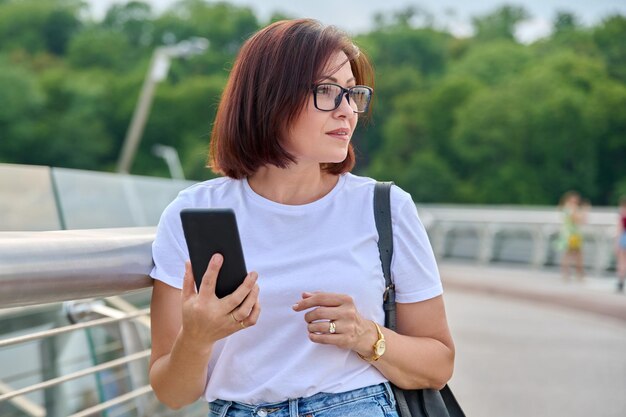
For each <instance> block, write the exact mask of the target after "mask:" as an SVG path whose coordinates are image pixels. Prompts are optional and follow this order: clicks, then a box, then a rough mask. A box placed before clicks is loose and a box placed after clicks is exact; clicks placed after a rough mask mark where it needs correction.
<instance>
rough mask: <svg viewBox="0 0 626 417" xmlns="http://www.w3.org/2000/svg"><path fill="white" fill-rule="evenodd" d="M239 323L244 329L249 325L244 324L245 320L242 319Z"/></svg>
mask: <svg viewBox="0 0 626 417" xmlns="http://www.w3.org/2000/svg"><path fill="white" fill-rule="evenodd" d="M239 324H241V328H242V329H245V328H246V327H247V326H246V325H245V324H243V320H241V321H240V322H239Z"/></svg>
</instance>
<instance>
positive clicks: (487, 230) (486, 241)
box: [478, 224, 499, 265]
mask: <svg viewBox="0 0 626 417" xmlns="http://www.w3.org/2000/svg"><path fill="white" fill-rule="evenodd" d="M498 227H499V226H498V225H497V224H483V225H482V227H481V228H480V231H479V239H480V242H479V247H478V263H479V264H481V265H484V264H487V263H489V262H490V261H491V259H492V258H493V243H494V236H495V234H496V231H497V229H498Z"/></svg>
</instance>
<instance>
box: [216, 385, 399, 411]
mask: <svg viewBox="0 0 626 417" xmlns="http://www.w3.org/2000/svg"><path fill="white" fill-rule="evenodd" d="M209 417H398V413H397V412H396V400H395V398H394V397H393V392H392V391H391V387H390V386H389V384H388V383H384V384H379V385H372V386H369V387H365V388H359V389H355V390H352V391H348V392H342V393H339V394H331V393H325V392H320V393H318V394H315V395H313V396H311V397H307V398H296V399H293V400H287V401H283V402H280V403H273V404H260V405H250V404H242V403H238V402H232V401H222V400H215V401H213V402H210V403H209Z"/></svg>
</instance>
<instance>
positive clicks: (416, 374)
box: [360, 296, 455, 389]
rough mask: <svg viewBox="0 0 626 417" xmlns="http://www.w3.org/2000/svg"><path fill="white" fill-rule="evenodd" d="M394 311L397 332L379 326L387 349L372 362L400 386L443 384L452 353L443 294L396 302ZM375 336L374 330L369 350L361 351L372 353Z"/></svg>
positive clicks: (440, 385)
mask: <svg viewBox="0 0 626 417" xmlns="http://www.w3.org/2000/svg"><path fill="white" fill-rule="evenodd" d="M396 311H397V332H394V331H392V330H389V329H387V328H382V327H381V330H382V332H383V334H384V335H385V339H386V345H387V349H386V352H385V354H384V355H383V356H382V357H381V358H380V359H379V360H378V361H376V362H373V363H372V364H373V365H374V366H375V367H376V368H377V369H378V370H379V371H380V372H381V373H382V374H383V375H385V377H386V378H387V379H389V380H390V381H391V382H393V383H394V384H395V385H397V386H398V387H400V388H406V389H410V388H436V389H441V388H443V386H444V385H445V384H446V383H447V382H448V381H449V380H450V378H451V377H452V371H453V368H454V354H455V352H454V342H453V341H452V336H451V335H450V330H449V328H448V322H447V319H446V312H445V307H444V302H443V296H438V297H435V298H432V299H430V300H425V301H421V302H418V303H409V304H396ZM372 339H373V340H372ZM376 339H377V335H376V333H374V334H373V337H372V338H371V339H370V340H369V342H371V344H369V350H368V351H367V352H368V353H364V352H360V353H361V354H362V355H364V356H366V357H368V355H370V356H371V354H372V353H371V352H372V345H373V343H374V342H375V341H376ZM369 342H368V343H369ZM365 346H366V347H367V346H368V344H365Z"/></svg>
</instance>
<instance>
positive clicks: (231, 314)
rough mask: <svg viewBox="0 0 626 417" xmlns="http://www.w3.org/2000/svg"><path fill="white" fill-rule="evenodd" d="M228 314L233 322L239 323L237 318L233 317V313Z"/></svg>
mask: <svg viewBox="0 0 626 417" xmlns="http://www.w3.org/2000/svg"><path fill="white" fill-rule="evenodd" d="M230 316H231V317H232V318H233V320H235V323H239V320H237V319H236V318H235V315H234V314H233V313H230Z"/></svg>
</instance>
